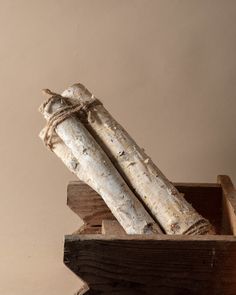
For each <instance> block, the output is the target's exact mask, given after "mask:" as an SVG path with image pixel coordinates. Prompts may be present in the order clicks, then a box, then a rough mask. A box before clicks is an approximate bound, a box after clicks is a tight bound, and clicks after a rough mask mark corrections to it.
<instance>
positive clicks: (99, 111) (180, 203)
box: [62, 84, 210, 235]
mask: <svg viewBox="0 0 236 295" xmlns="http://www.w3.org/2000/svg"><path fill="white" fill-rule="evenodd" d="M62 96H63V97H67V98H70V100H71V102H72V103H75V102H77V103H78V101H80V102H81V103H84V102H88V101H90V100H91V98H93V97H94V96H93V95H92V94H91V93H90V92H89V91H88V89H87V88H86V87H85V86H83V85H82V84H75V85H73V86H71V87H69V88H68V89H66V90H65V91H64V92H63V93H62ZM80 118H81V120H82V121H83V122H84V123H85V126H86V128H87V129H88V130H89V132H90V133H91V134H92V135H93V137H94V138H95V139H96V140H97V142H98V143H99V144H100V145H101V147H102V148H103V149H104V150H105V151H106V153H107V155H108V156H109V157H110V159H111V160H112V162H113V163H114V165H115V166H116V168H117V169H118V171H119V172H120V173H121V175H122V176H123V177H124V179H125V180H126V182H127V183H128V184H129V186H130V188H132V189H133V191H135V193H136V195H137V196H138V197H139V198H140V199H141V200H142V202H143V203H144V204H145V205H146V206H147V208H148V209H149V211H150V212H151V213H152V216H153V217H154V219H155V220H156V221H158V222H159V224H160V225H161V226H162V228H163V229H164V230H165V232H166V233H167V234H189V235H190V234H191V235H194V234H205V233H207V232H208V231H209V229H210V224H209V222H208V221H207V220H206V219H204V218H203V217H202V216H201V215H199V214H198V213H197V212H196V211H195V210H194V208H193V207H192V206H191V205H190V204H189V203H188V202H187V201H186V200H185V199H184V198H183V196H182V195H181V194H180V193H179V192H178V191H177V189H176V188H175V187H174V186H173V185H172V183H170V182H169V181H168V179H167V178H166V177H165V176H164V175H163V173H162V172H161V171H160V170H159V169H158V168H157V166H156V165H155V164H154V163H153V162H152V160H151V159H150V158H149V157H148V156H147V155H146V153H145V152H144V150H143V149H141V148H140V147H139V146H138V145H137V144H136V142H135V141H134V140H133V139H132V138H131V136H130V135H129V134H128V133H127V132H126V130H125V129H124V128H123V127H122V126H121V125H120V124H118V122H117V121H116V120H115V119H114V118H113V117H112V115H111V114H110V113H109V112H108V111H107V110H106V109H105V108H104V106H103V105H96V106H91V108H90V109H89V112H88V113H81V114H80Z"/></svg>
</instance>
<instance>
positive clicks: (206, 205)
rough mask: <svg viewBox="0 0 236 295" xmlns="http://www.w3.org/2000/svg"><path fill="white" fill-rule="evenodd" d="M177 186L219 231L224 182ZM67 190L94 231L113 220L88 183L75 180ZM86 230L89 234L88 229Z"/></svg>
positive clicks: (69, 201) (70, 201)
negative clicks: (222, 185) (103, 221)
mask: <svg viewBox="0 0 236 295" xmlns="http://www.w3.org/2000/svg"><path fill="white" fill-rule="evenodd" d="M174 185H175V186H176V187H177V189H178V190H179V191H180V192H182V193H183V194H184V197H185V198H186V200H187V201H188V202H190V203H191V204H192V205H193V207H194V208H195V209H196V210H197V211H198V212H199V213H200V214H202V215H203V216H204V217H206V218H207V219H209V221H210V222H211V224H213V225H214V227H215V230H216V233H220V230H221V223H222V222H221V219H222V211H221V207H222V205H221V203H222V188H221V185H220V184H209V183H207V184H206V183H174ZM67 192H68V193H67V204H68V206H69V207H70V208H71V210H73V211H74V212H75V213H76V214H77V215H78V216H80V218H82V219H83V221H84V223H85V224H88V226H89V227H90V228H91V229H92V230H93V232H94V231H99V229H98V228H93V227H98V226H100V227H101V224H102V220H105V219H109V220H112V219H114V216H113V214H112V213H111V211H110V209H109V208H108V207H107V205H106V204H105V203H104V201H103V199H102V198H101V197H100V195H98V194H97V193H96V192H95V191H94V190H93V189H91V188H90V187H89V186H88V185H86V184H85V183H83V182H81V181H72V182H70V183H69V185H68V188H67ZM85 230H86V229H85ZM100 232H101V229H100ZM84 233H88V230H86V232H84ZM225 233H227V232H225Z"/></svg>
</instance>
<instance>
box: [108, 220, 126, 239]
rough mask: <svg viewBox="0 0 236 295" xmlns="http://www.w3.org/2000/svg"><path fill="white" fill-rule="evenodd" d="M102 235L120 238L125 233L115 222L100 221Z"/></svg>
mask: <svg viewBox="0 0 236 295" xmlns="http://www.w3.org/2000/svg"><path fill="white" fill-rule="evenodd" d="M102 234H103V235H114V236H117V237H119V236H121V235H126V232H125V231H124V230H123V228H122V227H121V226H120V224H119V222H117V221H116V220H103V221H102Z"/></svg>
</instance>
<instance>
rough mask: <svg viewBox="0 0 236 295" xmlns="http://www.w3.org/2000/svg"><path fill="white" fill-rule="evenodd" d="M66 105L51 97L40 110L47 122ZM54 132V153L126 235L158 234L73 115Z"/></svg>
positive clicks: (104, 156)
mask: <svg viewBox="0 0 236 295" xmlns="http://www.w3.org/2000/svg"><path fill="white" fill-rule="evenodd" d="M66 106H67V102H66V101H65V99H63V98H62V97H61V96H59V95H53V96H52V97H51V99H50V101H47V103H44V104H43V105H42V107H41V108H40V111H41V112H42V114H43V115H44V117H45V119H46V120H47V121H49V120H50V118H51V116H53V115H54V114H57V112H58V111H60V110H61V109H63V108H65V107H66ZM55 131H56V133H57V135H58V136H59V137H60V138H61V140H62V142H60V144H58V143H54V151H55V153H56V154H57V155H58V156H59V157H60V158H61V159H62V160H63V162H64V163H65V164H66V165H67V166H68V167H69V169H70V170H71V167H75V173H76V175H77V176H78V177H79V178H80V179H81V180H83V181H84V182H86V183H87V184H89V185H90V186H91V187H92V188H93V189H94V190H95V191H97V192H98V193H99V194H100V195H101V196H102V198H103V200H104V201H105V202H106V204H107V206H108V207H109V208H110V210H111V212H112V213H113V215H114V216H115V217H116V219H117V220H118V221H119V223H120V224H121V225H122V227H123V228H124V229H125V231H126V232H127V233H129V234H150V233H161V230H160V228H159V226H158V225H157V224H156V223H155V221H154V220H153V218H152V217H151V216H150V215H149V213H148V212H147V211H146V209H145V208H144V207H143V205H142V204H141V202H140V201H139V200H138V199H137V198H136V196H135V195H134V193H133V192H132V191H131V190H130V188H129V187H128V186H127V184H126V183H125V181H124V179H123V178H122V177H121V175H120V174H119V173H118V171H117V170H116V168H115V167H114V166H113V164H112V162H111V161H110V160H109V158H108V157H107V155H106V154H105V152H104V151H103V150H102V148H101V147H100V146H99V145H98V144H97V142H96V141H95V140H94V138H93V137H92V136H91V135H90V133H89V132H88V131H87V129H86V128H85V127H84V125H83V124H82V123H81V122H80V121H79V120H77V118H76V117H75V116H73V115H72V116H71V117H69V118H67V119H65V120H64V121H62V122H60V124H58V125H57V126H56V128H55ZM63 143H64V144H63ZM58 146H59V147H58Z"/></svg>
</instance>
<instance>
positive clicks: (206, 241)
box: [64, 235, 236, 295]
mask: <svg viewBox="0 0 236 295" xmlns="http://www.w3.org/2000/svg"><path fill="white" fill-rule="evenodd" d="M64 262H65V264H66V265H67V266H68V267H69V268H70V269H71V270H72V271H73V272H74V273H75V274H77V275H78V276H80V277H81V278H82V279H84V280H85V281H86V282H87V283H88V284H89V287H90V291H88V292H87V293H86V294H91V295H98V294H99V295H110V294H117V295H118V294H120V295H134V294H135V295H137V294H146V295H147V294H150V295H153V294H158V295H200V294H201V295H209V294H211V295H221V294H222V295H223V294H224V295H235V294H236V238H235V237H232V236H166V235H157V236H149V237H148V238H147V236H140V235H138V236H125V237H119V238H118V237H115V236H105V235H97V236H95V235H87V236H86V235H82V236H66V239H65V256H64Z"/></svg>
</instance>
